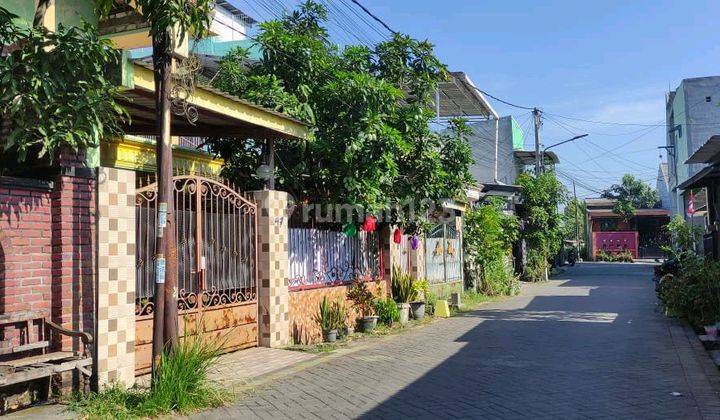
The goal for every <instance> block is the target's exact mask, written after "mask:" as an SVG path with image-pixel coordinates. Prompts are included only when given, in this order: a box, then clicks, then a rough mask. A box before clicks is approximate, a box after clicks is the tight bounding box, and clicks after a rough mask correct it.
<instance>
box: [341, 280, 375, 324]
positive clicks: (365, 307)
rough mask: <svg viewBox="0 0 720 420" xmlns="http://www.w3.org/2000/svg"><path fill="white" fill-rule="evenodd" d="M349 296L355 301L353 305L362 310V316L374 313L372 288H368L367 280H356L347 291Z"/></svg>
mask: <svg viewBox="0 0 720 420" xmlns="http://www.w3.org/2000/svg"><path fill="white" fill-rule="evenodd" d="M347 298H348V299H350V300H351V301H352V302H353V306H355V308H357V310H358V311H360V316H361V317H364V316H371V315H372V314H373V309H374V308H373V300H374V299H375V297H374V296H373V294H372V292H371V291H370V289H368V287H367V284H366V282H364V281H362V280H356V281H355V282H354V283H353V284H352V286H350V289H349V290H348V293H347Z"/></svg>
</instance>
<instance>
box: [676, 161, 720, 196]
mask: <svg viewBox="0 0 720 420" xmlns="http://www.w3.org/2000/svg"><path fill="white" fill-rule="evenodd" d="M718 182H720V164H717V165H713V166H708V167H706V168H702V169H701V170H700V172H698V173H696V174H695V175H693V176H691V177H690V178H688V179H686V180H685V181H684V182H683V183H681V184H680V185H678V186H677V188H679V189H681V190H687V189H690V188H700V187H709V186H711V185H715V184H717V183H718Z"/></svg>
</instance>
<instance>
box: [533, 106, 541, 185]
mask: <svg viewBox="0 0 720 420" xmlns="http://www.w3.org/2000/svg"><path fill="white" fill-rule="evenodd" d="M532 113H533V120H534V121H535V176H540V166H541V164H542V162H541V160H540V125H541V124H542V121H541V120H540V110H539V109H537V108H533V111H532Z"/></svg>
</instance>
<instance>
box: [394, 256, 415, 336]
mask: <svg viewBox="0 0 720 420" xmlns="http://www.w3.org/2000/svg"><path fill="white" fill-rule="evenodd" d="M392 297H393V300H394V301H395V303H397V306H398V309H399V310H400V324H401V325H405V324H407V323H408V321H409V320H410V301H411V300H413V277H412V276H411V275H410V274H407V273H403V272H402V271H400V268H398V267H397V266H396V267H393V273H392Z"/></svg>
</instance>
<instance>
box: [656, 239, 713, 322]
mask: <svg viewBox="0 0 720 420" xmlns="http://www.w3.org/2000/svg"><path fill="white" fill-rule="evenodd" d="M679 266H680V269H679V270H678V274H677V275H673V274H665V275H663V276H662V278H661V279H660V282H659V283H658V286H657V296H658V299H659V300H660V302H661V303H662V305H663V307H664V309H665V312H666V313H667V314H668V315H675V316H682V317H686V318H687V319H688V320H689V321H690V322H692V323H693V324H695V325H697V326H703V325H710V324H714V323H716V322H719V321H720V262H717V261H706V260H704V259H703V258H702V257H699V256H697V255H694V254H690V253H682V254H680V257H679Z"/></svg>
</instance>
